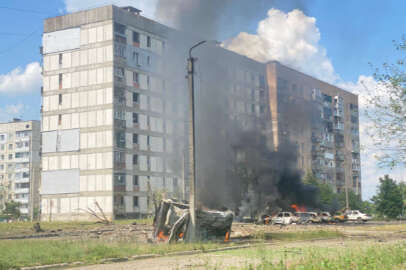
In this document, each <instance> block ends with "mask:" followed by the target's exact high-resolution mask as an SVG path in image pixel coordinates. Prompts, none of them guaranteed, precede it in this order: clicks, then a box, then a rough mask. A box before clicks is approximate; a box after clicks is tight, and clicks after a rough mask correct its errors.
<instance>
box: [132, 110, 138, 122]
mask: <svg viewBox="0 0 406 270" xmlns="http://www.w3.org/2000/svg"><path fill="white" fill-rule="evenodd" d="M133 124H138V114H137V113H133Z"/></svg>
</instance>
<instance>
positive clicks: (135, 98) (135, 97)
mask: <svg viewBox="0 0 406 270" xmlns="http://www.w3.org/2000/svg"><path fill="white" fill-rule="evenodd" d="M138 102H139V94H138V93H133V103H138Z"/></svg>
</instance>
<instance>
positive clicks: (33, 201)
mask: <svg viewBox="0 0 406 270" xmlns="http://www.w3.org/2000/svg"><path fill="white" fill-rule="evenodd" d="M40 148H41V141H40V122H39V121H21V120H20V119H14V120H13V121H12V122H9V123H0V209H3V207H4V204H5V202H10V201H14V202H18V203H20V205H21V206H20V212H21V214H22V215H23V216H25V217H27V218H33V217H34V216H35V215H37V214H38V213H39V184H40V176H41V175H40V165H41V161H40V160H41V157H40Z"/></svg>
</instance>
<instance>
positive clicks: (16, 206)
mask: <svg viewBox="0 0 406 270" xmlns="http://www.w3.org/2000/svg"><path fill="white" fill-rule="evenodd" d="M20 206H21V203H19V202H15V201H10V202H6V203H5V207H4V210H3V212H2V214H3V215H4V216H6V217H11V218H12V219H18V218H19V217H20V216H21V212H20Z"/></svg>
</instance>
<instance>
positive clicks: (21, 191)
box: [14, 188, 30, 194]
mask: <svg viewBox="0 0 406 270" xmlns="http://www.w3.org/2000/svg"><path fill="white" fill-rule="evenodd" d="M14 193H15V194H28V193H30V188H16V189H15V190H14Z"/></svg>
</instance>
